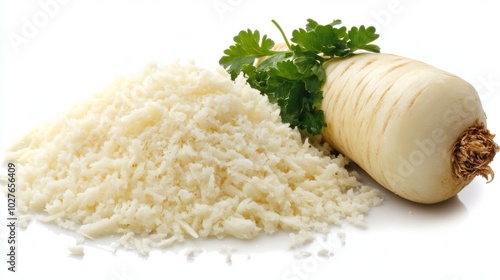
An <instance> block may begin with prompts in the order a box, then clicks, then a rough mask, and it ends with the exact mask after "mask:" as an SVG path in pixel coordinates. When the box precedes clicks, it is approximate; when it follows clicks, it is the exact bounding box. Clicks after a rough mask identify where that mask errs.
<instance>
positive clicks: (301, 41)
mask: <svg viewBox="0 0 500 280" xmlns="http://www.w3.org/2000/svg"><path fill="white" fill-rule="evenodd" d="M272 22H273V23H274V25H275V26H276V27H277V28H278V29H279V31H280V33H281V35H282V37H283V40H284V42H285V44H286V46H287V47H288V50H285V51H277V50H274V49H273V47H274V46H275V43H274V41H273V40H271V39H269V38H268V37H267V36H266V35H264V36H262V38H261V36H260V33H259V31H258V30H255V31H252V30H250V29H247V30H246V31H245V30H243V31H240V32H239V34H238V35H237V36H235V37H234V42H235V44H234V45H232V46H230V47H229V48H228V49H226V50H225V51H224V54H225V55H224V56H222V57H221V59H220V60H219V64H220V65H221V66H223V67H224V68H225V69H226V70H227V71H228V72H229V73H230V74H231V78H232V79H235V78H236V76H238V75H240V74H242V75H244V77H246V79H247V82H248V84H249V85H250V86H251V87H253V88H255V89H257V90H259V91H260V92H261V93H262V94H265V95H266V96H267V97H268V99H269V101H270V102H273V103H276V104H278V106H279V107H280V116H281V119H282V120H283V121H284V122H287V123H289V124H290V126H291V127H297V128H299V129H300V130H302V131H306V132H307V133H310V134H312V135H317V134H320V133H321V131H322V129H323V128H324V127H326V123H325V120H324V112H323V111H322V110H321V109H320V106H321V102H322V100H323V92H322V90H321V87H322V86H323V84H324V82H325V81H326V72H325V69H324V67H323V65H324V63H325V62H326V61H328V60H330V59H332V58H334V57H346V56H349V55H353V54H354V52H355V51H357V50H365V51H370V52H380V48H379V47H378V46H377V45H374V44H372V42H373V41H374V40H376V39H377V38H378V37H379V35H378V34H376V32H375V28H374V27H372V26H370V27H365V26H363V25H362V26H360V27H359V28H358V27H352V28H350V29H349V31H348V29H347V27H345V26H339V25H340V24H341V23H342V21H340V20H333V21H332V22H331V23H329V24H326V25H320V24H318V23H317V22H316V21H314V20H312V19H308V20H307V24H306V26H305V28H299V29H296V30H293V31H292V37H291V39H290V41H291V42H292V43H293V44H290V42H289V41H288V38H287V37H286V36H285V34H284V32H283V29H282V28H281V26H279V24H278V23H277V22H276V21H274V20H273V21H272ZM261 57H266V58H265V60H263V61H262V62H260V64H258V65H255V61H256V59H257V58H261Z"/></svg>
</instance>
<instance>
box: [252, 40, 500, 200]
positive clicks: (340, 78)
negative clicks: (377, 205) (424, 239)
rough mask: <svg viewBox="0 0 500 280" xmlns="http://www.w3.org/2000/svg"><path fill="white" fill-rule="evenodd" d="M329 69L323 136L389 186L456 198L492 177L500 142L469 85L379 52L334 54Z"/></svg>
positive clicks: (418, 195)
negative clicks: (477, 179) (475, 180)
mask: <svg viewBox="0 0 500 280" xmlns="http://www.w3.org/2000/svg"><path fill="white" fill-rule="evenodd" d="M275 49H276V50H284V49H286V46H285V45H284V44H277V45H276V46H275ZM261 61H262V60H259V61H258V62H257V63H260V62H261ZM325 71H326V74H327V80H326V82H325V84H324V85H323V88H322V89H323V96H324V98H323V101H322V104H321V109H322V110H323V111H324V112H325V122H326V124H327V127H326V128H324V129H323V132H322V136H323V138H324V139H325V141H327V142H328V143H329V144H330V145H331V146H332V147H333V148H334V149H335V150H337V151H338V152H340V153H342V154H343V155H345V156H347V157H348V158H350V159H351V160H352V161H354V162H355V163H356V164H357V165H359V166H360V167H361V168H362V169H363V170H365V171H366V172H367V173H368V174H369V175H370V176H371V177H372V178H373V179H374V180H375V181H377V182H378V183H379V184H380V185H382V186H383V187H385V188H386V189H388V190H390V191H392V192H393V193H395V194H397V195H399V196H401V197H403V198H405V199H408V200H411V201H414V202H418V203H424V204H432V203H438V202H441V201H444V200H447V199H449V198H451V197H453V196H455V195H456V194H457V193H458V192H459V191H461V190H462V189H463V188H464V187H465V186H467V185H468V184H469V183H470V182H471V181H472V179H473V178H474V177H475V176H477V175H480V176H483V177H485V178H486V179H487V180H488V181H491V180H493V175H494V173H493V170H492V169H491V168H490V167H489V166H488V164H489V163H490V162H491V161H492V160H493V157H494V156H495V153H496V152H497V151H498V145H497V144H495V143H494V142H493V135H492V134H490V133H489V131H488V130H487V129H486V115H485V113H484V110H483V108H482V105H481V101H480V99H479V95H478V93H477V91H476V90H475V89H474V87H473V86H472V85H471V84H470V83H468V82H466V81H464V80H463V79H461V78H460V77H457V76H456V75H453V74H451V73H448V72H446V71H443V70H440V69H438V68H436V67H433V66H431V65H428V64H426V63H423V62H420V61H417V60H413V59H410V58H406V57H401V56H397V55H392V54H382V53H381V54H374V53H363V54H357V55H354V56H351V57H348V58H342V59H333V60H331V61H329V62H327V63H326V64H325Z"/></svg>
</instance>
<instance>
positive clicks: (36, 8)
mask: <svg viewBox="0 0 500 280" xmlns="http://www.w3.org/2000/svg"><path fill="white" fill-rule="evenodd" d="M55 1H56V0H52V1H50V0H39V1H16V0H8V1H6V0H2V1H0V3H1V4H0V20H1V23H0V24H1V25H0V128H1V131H0V147H1V148H2V149H4V148H5V147H6V146H7V145H9V144H10V143H12V142H13V141H14V140H15V139H16V138H17V137H19V136H20V135H22V134H23V133H26V131H27V130H28V129H29V128H31V127H33V126H35V125H37V124H38V123H41V122H43V121H45V120H47V119H49V118H50V117H53V116H55V115H56V114H57V113H60V112H64V111H65V110H67V108H68V106H70V105H71V104H73V103H75V102H78V100H81V99H83V98H86V97H88V96H89V95H90V94H92V93H94V92H96V91H97V90H99V89H100V88H101V87H102V86H103V85H104V84H105V83H108V82H111V81H113V79H114V78H115V77H116V76H119V75H126V74H129V73H134V72H139V71H142V69H143V68H144V67H145V65H146V64H147V63H149V62H157V63H159V64H166V63H170V62H172V61H174V60H175V59H180V60H181V61H187V60H194V61H195V62H196V63H197V64H198V65H200V66H203V67H207V68H210V69H214V68H215V67H217V62H218V60H219V58H220V56H221V54H222V51H223V50H224V49H225V48H226V47H227V46H229V45H230V44H231V43H232V37H233V36H234V35H235V34H237V32H238V31H240V30H242V29H246V28H251V29H259V30H260V31H261V32H262V33H267V34H269V35H270V36H271V38H274V39H275V41H280V37H279V34H278V32H277V30H276V29H275V28H274V26H273V25H272V24H271V19H276V20H277V21H278V22H279V23H280V24H281V26H282V27H283V28H284V29H285V31H287V34H290V32H291V30H293V29H295V28H298V27H302V26H304V24H305V22H306V19H307V18H313V19H315V20H317V21H318V22H319V23H328V22H330V21H331V20H333V19H337V18H339V19H342V20H343V22H344V23H345V24H346V25H348V26H351V25H360V24H372V25H376V26H377V27H378V31H379V32H380V33H381V38H380V39H379V40H378V41H377V43H378V45H380V46H381V48H382V51H383V52H388V53H395V54H399V55H403V56H409V57H412V58H415V59H418V60H422V61H425V62H428V63H430V64H433V65H435V66H437V67H439V68H442V69H444V70H447V71H450V72H453V73H455V74H457V75H459V76H461V77H463V78H464V79H465V80H467V81H469V82H470V83H472V84H473V85H474V86H476V88H477V90H478V92H479V93H480V95H481V99H482V101H483V105H484V109H485V111H486V113H487V115H488V121H489V123H488V126H489V128H490V130H492V131H493V132H494V133H495V132H496V133H497V134H498V133H500V121H499V118H498V117H499V113H498V109H499V106H498V105H499V97H498V96H499V95H500V66H499V62H500V54H499V52H498V42H499V40H498V36H499V35H498V34H499V32H498V27H499V26H500V16H499V13H498V12H499V11H500V5H499V4H498V2H497V1H493V0H491V1H482V0H474V1H416V0H414V1H411V0H396V1H390V0H379V1H368V0H366V1H345V0H344V1H335V0H330V1H255V0H253V1H251V0H205V1H189V0H185V1H170V2H168V1H80V0H73V1H68V0H66V1H62V0H61V1H59V2H55ZM44 3H52V4H51V5H46V4H44ZM54 3H55V4H54ZM499 162H500V161H499V160H497V161H496V162H494V164H493V168H494V169H495V170H496V171H497V173H500V164H499ZM2 172H5V171H4V170H2ZM498 176H500V175H498ZM365 182H366V183H368V184H372V185H375V184H373V182H371V181H370V180H369V178H367V177H365ZM499 200H500V178H497V180H496V181H494V182H493V183H491V184H488V185H486V184H485V181H484V180H483V179H477V180H475V181H474V182H473V183H472V184H471V185H470V186H469V187H467V188H466V189H465V190H463V191H462V192H461V193H460V194H459V195H458V196H457V197H455V198H453V199H451V200H450V201H447V202H445V203H442V204H438V205H432V206H423V205H417V204H414V203H410V202H407V201H404V200H402V199H400V198H397V197H395V196H393V195H391V194H389V193H387V192H385V201H384V203H383V204H382V205H381V206H379V207H376V208H374V209H373V210H372V211H371V212H370V214H369V216H368V217H367V223H368V227H367V228H365V229H360V228H354V227H350V226H344V227H343V228H333V229H332V232H331V234H330V236H329V237H328V239H327V240H326V241H325V240H323V239H322V238H319V239H318V240H317V241H316V242H315V243H312V244H310V245H309V247H306V248H303V249H299V250H291V249H289V247H288V237H287V235H286V234H278V235H276V236H270V237H269V236H267V237H261V238H258V239H256V240H252V241H237V240H229V239H224V240H210V241H196V242H188V243H186V244H181V245H179V246H175V247H173V248H172V249H170V250H163V251H153V252H152V253H151V255H150V256H149V257H141V256H139V255H138V254H136V253H134V252H123V251H118V253H117V254H113V253H111V252H109V251H108V250H107V249H109V248H107V247H106V246H108V245H109V244H110V243H109V242H110V241H109V240H103V241H97V242H87V243H86V245H85V256H83V257H73V256H69V251H68V250H67V246H68V245H72V244H74V243H75V240H76V239H77V236H76V235H74V234H73V233H71V232H65V231H60V230H58V229H57V228H54V227H51V226H47V225H43V224H38V223H35V224H32V225H30V226H29V227H28V229H27V230H25V231H23V230H21V231H19V232H18V235H17V238H18V243H19V249H18V252H17V253H18V266H17V269H18V272H16V273H11V272H9V271H7V270H6V262H5V260H6V251H5V246H6V245H7V244H6V240H5V236H6V226H4V223H5V224H6V217H5V215H6V212H7V211H6V206H5V202H6V201H5V199H4V198H2V199H1V203H0V207H1V208H0V213H1V215H0V221H1V227H0V236H1V243H0V249H1V250H0V251H1V252H0V253H1V255H0V279H35V277H36V278H37V279H111V280H113V279H114V280H130V279H133V280H135V279H191V278H192V279H196V278H195V277H198V278H200V277H210V278H217V279H436V280H463V279H500V256H499V253H500V229H499V228H500V227H499V224H500V219H499V218H498V214H499V213H500V203H499V202H498V201H499ZM340 231H342V232H345V233H346V244H345V245H344V246H342V245H341V244H340V241H339V239H338V238H337V237H336V234H337V233H338V232H340ZM228 245H230V246H233V248H234V249H235V250H236V251H235V252H234V253H233V254H232V259H231V260H232V262H231V263H228V262H227V260H226V256H225V255H224V254H223V253H221V250H222V249H223V248H224V247H227V246H228ZM192 248H199V249H202V250H203V252H202V253H201V254H200V255H199V256H197V257H196V258H195V259H194V260H188V259H187V257H186V255H185V254H186V252H187V251H189V250H190V249H192ZM321 248H327V249H330V250H332V251H333V252H334V256H331V257H329V258H324V257H319V256H317V254H316V252H317V251H318V250H320V249H321ZM301 252H310V253H312V256H310V257H309V258H297V257H296V256H295V255H297V254H298V253H301Z"/></svg>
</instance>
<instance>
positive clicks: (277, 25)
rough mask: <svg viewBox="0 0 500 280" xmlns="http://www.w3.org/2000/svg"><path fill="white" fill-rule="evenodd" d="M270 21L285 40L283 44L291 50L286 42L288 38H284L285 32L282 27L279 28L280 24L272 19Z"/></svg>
mask: <svg viewBox="0 0 500 280" xmlns="http://www.w3.org/2000/svg"><path fill="white" fill-rule="evenodd" d="M271 22H272V23H273V24H274V25H275V26H276V28H278V30H279V31H280V33H281V36H282V37H283V39H284V40H285V44H286V46H287V47H288V49H289V50H292V47H291V46H290V42H288V39H287V38H286V35H285V32H284V31H283V29H282V28H281V26H280V25H279V24H278V22H276V21H275V20H274V19H273V20H271Z"/></svg>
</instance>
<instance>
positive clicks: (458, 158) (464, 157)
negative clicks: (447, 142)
mask: <svg viewBox="0 0 500 280" xmlns="http://www.w3.org/2000/svg"><path fill="white" fill-rule="evenodd" d="M494 137H495V135H494V134H491V133H490V131H489V130H488V129H487V128H486V126H485V125H484V124H483V123H480V122H479V121H476V122H475V123H474V124H473V125H471V126H470V127H469V128H468V129H466V130H465V131H464V132H463V133H462V135H460V137H458V139H457V141H456V142H455V144H454V145H453V148H452V149H453V151H452V157H451V164H452V168H453V172H454V173H455V176H457V177H458V178H461V179H463V180H465V181H470V180H472V179H473V178H474V177H476V176H478V175H480V176H482V177H484V178H485V179H486V180H488V183H489V182H491V181H493V179H494V177H495V172H493V169H492V168H491V167H490V166H489V164H490V162H492V161H493V158H494V157H495V155H496V153H497V152H498V151H499V146H498V145H497V144H496V143H495V142H494V141H493V138H494Z"/></svg>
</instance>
